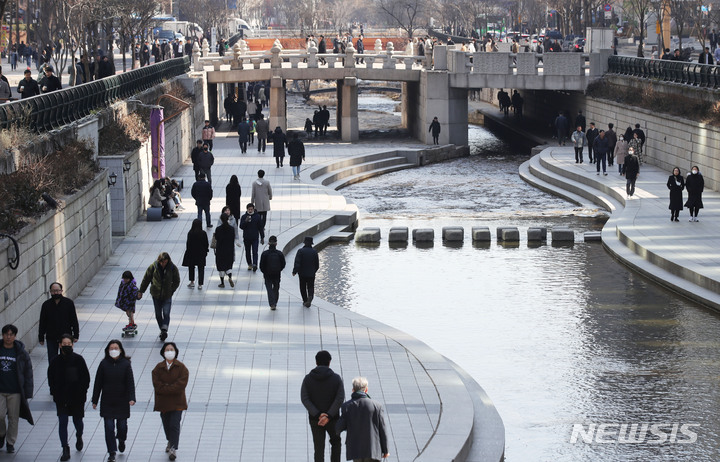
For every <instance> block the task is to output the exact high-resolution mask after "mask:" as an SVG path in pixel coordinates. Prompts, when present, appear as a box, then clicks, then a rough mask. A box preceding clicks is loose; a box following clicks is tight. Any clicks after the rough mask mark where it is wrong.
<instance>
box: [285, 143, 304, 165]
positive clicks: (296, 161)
mask: <svg viewBox="0 0 720 462" xmlns="http://www.w3.org/2000/svg"><path fill="white" fill-rule="evenodd" d="M288 155H289V156H290V166H291V167H299V166H300V165H301V164H302V161H303V160H305V145H304V144H303V142H302V141H300V140H298V139H294V140H292V141H290V143H288Z"/></svg>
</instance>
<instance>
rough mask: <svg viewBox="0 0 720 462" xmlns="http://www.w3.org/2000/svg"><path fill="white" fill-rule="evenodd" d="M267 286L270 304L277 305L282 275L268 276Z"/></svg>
mask: <svg viewBox="0 0 720 462" xmlns="http://www.w3.org/2000/svg"><path fill="white" fill-rule="evenodd" d="M265 288H266V289H267V294H268V305H270V306H275V305H277V302H278V299H279V298H280V276H274V277H269V278H268V277H266V278H265Z"/></svg>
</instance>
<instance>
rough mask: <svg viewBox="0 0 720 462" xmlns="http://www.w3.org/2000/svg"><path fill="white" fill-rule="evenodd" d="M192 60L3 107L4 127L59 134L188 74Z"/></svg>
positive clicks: (173, 61)
mask: <svg viewBox="0 0 720 462" xmlns="http://www.w3.org/2000/svg"><path fill="white" fill-rule="evenodd" d="M189 70H190V57H189V56H184V57H182V58H175V59H170V60H167V61H163V62H160V63H157V64H153V65H150V66H146V67H141V68H140V69H134V70H132V71H128V72H124V73H122V74H117V75H113V76H110V77H106V78H104V79H100V80H95V81H93V82H88V83H84V84H82V85H77V86H74V87H68V88H65V89H63V90H58V91H54V92H51V93H45V94H42V95H38V96H33V97H31V98H25V99H22V100H19V101H12V102H9V103H5V104H0V127H2V128H3V129H6V128H9V127H10V126H12V125H20V126H25V127H28V128H30V129H31V130H33V131H36V132H38V133H40V132H46V131H50V130H55V129H58V128H60V127H62V126H63V125H67V124H69V123H72V122H74V121H76V120H79V119H82V118H83V117H86V116H88V115H90V114H91V113H92V112H94V111H96V110H98V109H102V108H105V107H107V106H109V105H110V104H112V103H114V102H116V101H118V100H121V99H125V98H129V97H130V96H132V95H135V94H137V93H139V92H142V91H144V90H147V89H149V88H152V87H154V86H155V85H158V84H159V83H162V82H163V81H164V80H167V79H170V78H172V77H176V76H178V75H182V74H185V73H187V72H188V71H189Z"/></svg>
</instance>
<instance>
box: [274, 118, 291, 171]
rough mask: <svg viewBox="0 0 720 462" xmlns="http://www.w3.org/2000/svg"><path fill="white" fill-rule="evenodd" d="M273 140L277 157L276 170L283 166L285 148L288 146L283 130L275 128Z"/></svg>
mask: <svg viewBox="0 0 720 462" xmlns="http://www.w3.org/2000/svg"><path fill="white" fill-rule="evenodd" d="M272 140H273V157H275V168H280V167H282V166H283V160H284V159H285V147H286V146H287V136H285V133H283V131H282V128H280V127H275V131H274V132H273V135H272Z"/></svg>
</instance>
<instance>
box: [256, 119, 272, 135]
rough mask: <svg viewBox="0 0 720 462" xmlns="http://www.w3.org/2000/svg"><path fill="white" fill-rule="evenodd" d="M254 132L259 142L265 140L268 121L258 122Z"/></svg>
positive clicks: (268, 129)
mask: <svg viewBox="0 0 720 462" xmlns="http://www.w3.org/2000/svg"><path fill="white" fill-rule="evenodd" d="M255 131H256V132H257V137H258V139H259V140H264V139H266V138H267V135H268V132H269V131H270V126H269V125H268V121H267V120H266V119H260V120H258V121H257V122H256V123H255Z"/></svg>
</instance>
